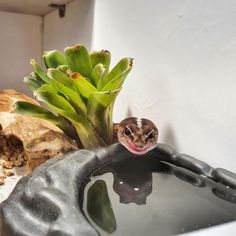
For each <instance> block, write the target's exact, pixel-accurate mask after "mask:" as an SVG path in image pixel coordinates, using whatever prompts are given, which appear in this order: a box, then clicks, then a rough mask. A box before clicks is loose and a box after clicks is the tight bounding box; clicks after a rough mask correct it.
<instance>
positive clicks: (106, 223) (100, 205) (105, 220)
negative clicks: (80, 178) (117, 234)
mask: <svg viewBox="0 0 236 236" xmlns="http://www.w3.org/2000/svg"><path fill="white" fill-rule="evenodd" d="M87 211H88V214H89V216H90V218H91V219H92V220H93V221H94V222H95V223H96V224H97V225H98V226H99V227H101V228H102V229H103V230H105V231H106V232H108V233H112V232H113V231H114V230H115V229H116V219H115V216H114V212H113V209H112V206H111V202H110V199H109V196H108V192H107V186H106V183H105V181H103V180H97V181H96V182H95V183H94V184H93V185H92V186H91V187H90V189H89V190H88V195H87Z"/></svg>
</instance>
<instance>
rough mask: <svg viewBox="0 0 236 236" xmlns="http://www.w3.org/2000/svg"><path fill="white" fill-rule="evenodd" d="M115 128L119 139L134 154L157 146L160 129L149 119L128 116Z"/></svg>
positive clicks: (142, 152) (143, 152) (141, 153)
mask: <svg viewBox="0 0 236 236" xmlns="http://www.w3.org/2000/svg"><path fill="white" fill-rule="evenodd" d="M114 130H115V133H116V139H117V141H118V142H119V143H120V144H121V145H123V146H124V147H125V148H127V149H128V150H129V151H130V152H131V153H133V154H136V155H144V154H146V153H147V152H149V151H150V150H152V149H154V148H155V147H156V146H157V141H158V134H159V131H158V129H157V127H156V125H155V124H154V123H153V122H152V121H151V120H149V119H146V118H137V117H128V118H125V119H124V120H122V121H121V122H120V123H118V124H116V125H115V126H114Z"/></svg>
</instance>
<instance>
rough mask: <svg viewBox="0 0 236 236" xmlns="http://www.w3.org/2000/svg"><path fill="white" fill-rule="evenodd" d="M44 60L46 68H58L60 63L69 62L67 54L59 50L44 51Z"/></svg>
mask: <svg viewBox="0 0 236 236" xmlns="http://www.w3.org/2000/svg"><path fill="white" fill-rule="evenodd" d="M43 60H44V64H45V66H46V68H57V67H58V66H59V65H66V64H67V61H66V58H65V56H64V55H63V54H62V53H61V52H59V51H57V50H52V51H46V52H44V54H43Z"/></svg>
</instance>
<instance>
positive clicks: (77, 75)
mask: <svg viewBox="0 0 236 236" xmlns="http://www.w3.org/2000/svg"><path fill="white" fill-rule="evenodd" d="M80 77H81V74H80V73H78V72H75V73H72V74H70V78H71V79H79V78H80Z"/></svg>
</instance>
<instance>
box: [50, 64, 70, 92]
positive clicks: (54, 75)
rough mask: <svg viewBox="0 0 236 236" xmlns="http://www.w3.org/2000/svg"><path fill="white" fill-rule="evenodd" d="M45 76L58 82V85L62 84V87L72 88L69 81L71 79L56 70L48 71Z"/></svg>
mask: <svg viewBox="0 0 236 236" xmlns="http://www.w3.org/2000/svg"><path fill="white" fill-rule="evenodd" d="M47 76H48V77H49V78H53V79H55V80H56V81H59V82H60V83H62V84H63V85H65V86H67V87H69V88H73V83H72V81H71V78H70V77H68V76H67V75H66V74H64V73H63V72H61V71H60V70H58V69H54V68H50V69H48V72H47Z"/></svg>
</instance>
